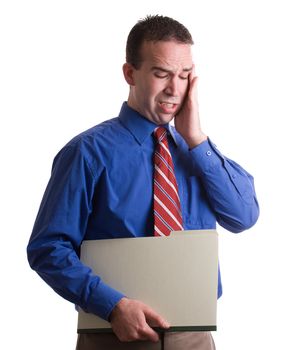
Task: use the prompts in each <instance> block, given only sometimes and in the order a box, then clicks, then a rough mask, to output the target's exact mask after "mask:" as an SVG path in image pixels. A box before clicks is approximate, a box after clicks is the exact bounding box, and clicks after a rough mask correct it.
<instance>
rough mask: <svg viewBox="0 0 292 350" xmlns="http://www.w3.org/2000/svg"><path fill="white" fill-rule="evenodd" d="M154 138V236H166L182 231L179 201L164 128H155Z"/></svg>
mask: <svg viewBox="0 0 292 350" xmlns="http://www.w3.org/2000/svg"><path fill="white" fill-rule="evenodd" d="M154 136H155V138H156V141H157V144H156V149H155V153H154V182H153V188H154V197H153V206H154V235H155V236H168V235H169V234H170V232H171V231H174V230H183V225H182V216H181V209H180V200H179V194H178V186H177V182H176V179H175V174H174V169H173V162H172V158H171V154H170V151H169V148H168V141H167V132H166V130H165V128H163V127H158V128H156V129H155V131H154Z"/></svg>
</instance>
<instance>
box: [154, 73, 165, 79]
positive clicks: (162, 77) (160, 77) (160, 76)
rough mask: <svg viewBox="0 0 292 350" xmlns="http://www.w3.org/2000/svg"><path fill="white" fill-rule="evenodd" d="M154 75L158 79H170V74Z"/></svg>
mask: <svg viewBox="0 0 292 350" xmlns="http://www.w3.org/2000/svg"><path fill="white" fill-rule="evenodd" d="M154 75H155V76H156V78H159V79H164V78H167V77H168V74H161V73H154Z"/></svg>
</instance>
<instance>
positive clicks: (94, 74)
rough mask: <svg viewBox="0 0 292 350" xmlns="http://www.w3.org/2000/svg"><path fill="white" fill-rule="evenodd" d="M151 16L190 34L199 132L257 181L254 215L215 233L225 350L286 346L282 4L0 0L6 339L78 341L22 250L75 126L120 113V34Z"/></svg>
mask: <svg viewBox="0 0 292 350" xmlns="http://www.w3.org/2000/svg"><path fill="white" fill-rule="evenodd" d="M146 14H164V15H168V16H171V17H174V18H176V19H177V20H179V21H181V22H182V23H184V24H185V25H186V26H187V27H188V28H189V30H190V31H191V33H192V34H193V38H194V41H195V47H194V53H195V63H196V64H197V73H198V75H199V77H200V81H199V102H200V115H201V120H202V125H203V128H204V130H205V132H206V133H207V134H208V135H209V136H210V137H211V138H212V140H213V141H214V142H215V143H216V144H217V146H218V148H219V149H220V150H221V151H222V152H223V153H224V154H225V155H227V156H229V157H230V158H232V159H235V160H236V161H237V162H239V163H240V164H241V165H243V166H244V167H245V168H246V169H247V170H248V171H249V172H250V173H252V174H253V175H254V177H255V184H256V188H257V194H258V199H259V202H260V205H261V217H260V220H259V221H258V223H257V225H256V226H255V227H254V228H252V229H250V230H249V231H247V232H245V233H241V234H239V235H233V234H231V233H228V232H227V231H225V230H223V229H221V228H219V233H220V261H221V269H222V278H223V289H224V294H223V297H222V298H221V299H220V301H219V305H218V331H217V332H216V333H214V337H215V340H216V343H217V348H218V349H219V350H221V349H222V350H234V349H236V350H246V349H249V350H253V349H254V350H256V349H266V350H267V349H291V348H292V345H291V344H292V342H291V340H290V338H291V337H290V335H289V331H290V330H291V312H292V308H291V295H292V288H291V284H290V283H289V281H290V279H291V267H292V264H291V257H290V251H291V238H290V236H291V233H290V231H291V224H290V221H291V220H290V218H291V216H292V211H291V209H292V208H291V196H292V193H291V180H290V179H291V165H290V163H291V155H290V152H291V142H290V141H289V137H290V124H288V121H289V119H290V118H291V112H292V108H291V80H292V69H291V64H292V63H291V62H292V53H291V32H292V25H291V10H290V9H289V1H288V0H287V1H284V0H277V1H260V0H253V1H236V0H234V1H231V0H230V1H227V0H221V1H208V0H201V1H195V0H193V1H183V0H180V1H173V2H171V1H161V0H160V1H159V0H155V1H153V0H147V1H129V0H123V1H111V0H107V1H106V2H102V1H97V0H96V1H72V0H71V1H65V0H63V1H62V0H58V1H55V0H51V1H40V0H38V1H37V0H36V1H31V0H27V1H13V0H10V1H8V0H7V1H1V5H0V50H1V54H0V90H1V104H0V109H1V110H0V113H1V137H0V142H1V158H0V159H1V169H2V170H1V182H0V184H1V185H0V186H1V227H2V235H1V254H0V259H1V265H0V266H1V289H0V293H1V311H0V317H1V344H4V342H5V341H6V340H7V342H8V343H7V345H6V347H5V349H18V348H23V349H30V350H33V349H40V348H41V349H43V350H45V349H63V350H66V349H68V350H69V349H74V347H75V339H76V318H77V315H76V313H75V310H74V306H73V305H71V304H70V303H69V302H67V301H65V300H63V299H62V298H61V297H59V296H58V295H56V294H55V293H54V292H53V291H52V290H51V289H50V288H49V287H48V286H47V285H46V284H45V283H44V282H43V281H42V280H41V279H40V278H39V277H38V276H37V274H35V272H33V271H31V270H30V268H29V266H28V263H27V260H26V245H27V242H28V239H29V235H30V233H31V229H32V226H33V222H34V219H35V216H36V213H37V210H38V206H39V203H40V200H41V197H42V195H43V191H44V188H45V186H46V183H47V181H48V179H49V175H50V169H51V164H52V160H53V157H54V155H55V154H56V153H57V151H58V150H59V149H60V148H61V147H62V146H63V145H64V144H65V143H66V142H67V141H68V140H69V139H70V138H72V137H73V136H75V135H76V134H77V133H79V132H81V131H83V130H85V129H87V128H89V127H91V126H93V125H95V124H98V123H99V122H101V121H103V120H105V119H108V118H111V117H114V116H116V115H117V114H118V112H119V109H120V105H121V103H122V101H123V100H125V99H126V98H127V93H128V87H127V85H126V83H125V82H124V80H123V76H122V71H121V66H122V64H123V62H124V57H125V52H124V47H125V42H126V37H127V34H128V32H129V30H130V29H131V27H132V26H133V25H134V24H135V22H136V21H137V20H138V19H139V18H142V17H144V16H145V15H146Z"/></svg>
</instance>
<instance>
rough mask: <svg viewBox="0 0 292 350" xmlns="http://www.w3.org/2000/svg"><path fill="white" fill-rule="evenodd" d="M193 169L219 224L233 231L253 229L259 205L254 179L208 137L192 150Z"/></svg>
mask: <svg viewBox="0 0 292 350" xmlns="http://www.w3.org/2000/svg"><path fill="white" fill-rule="evenodd" d="M190 153H191V159H192V164H193V171H194V173H195V174H196V176H198V177H199V178H200V180H201V182H202V185H203V187H204V189H205V192H206V195H207V198H208V201H209V204H210V206H211V207H212V209H213V211H214V212H215V214H216V218H217V221H218V223H219V224H220V225H221V226H223V227H224V228H226V229H227V230H229V231H231V232H240V231H243V230H246V229H248V228H250V227H251V226H252V225H254V223H255V222H256V221H257V218H258V215H259V207H258V203H257V199H256V194H255V189H254V184H253V178H252V176H251V175H250V174H248V173H247V172H246V171H245V170H244V169H243V168H242V167H240V166H239V165H238V164H236V163H235V162H233V161H231V160H229V159H228V158H226V157H224V156H223V155H222V154H221V153H220V152H219V151H218V150H217V149H216V147H215V146H214V144H212V143H211V141H210V140H207V141H205V142H203V143H201V144H200V145H199V146H197V147H195V148H193V149H192V150H190Z"/></svg>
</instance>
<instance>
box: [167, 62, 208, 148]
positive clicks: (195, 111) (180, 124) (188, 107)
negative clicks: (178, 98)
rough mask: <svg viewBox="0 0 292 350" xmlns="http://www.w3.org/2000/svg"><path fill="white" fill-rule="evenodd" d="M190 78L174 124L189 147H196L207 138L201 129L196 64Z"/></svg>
mask: <svg viewBox="0 0 292 350" xmlns="http://www.w3.org/2000/svg"><path fill="white" fill-rule="evenodd" d="M188 79H189V87H188V91H187V94H186V96H185V100H184V102H183V105H182V107H181V109H180V110H179V112H178V114H177V115H176V116H175V118H174V124H175V128H176V130H177V131H178V132H179V133H180V134H181V136H182V137H183V138H184V140H185V141H186V143H187V144H188V146H189V148H194V147H196V146H198V145H199V144H200V143H202V142H203V141H205V140H207V136H206V135H205V134H204V133H203V131H202V129H201V124H200V118H199V104H198V93H197V85H198V77H197V76H195V65H193V69H192V71H191V73H190V75H189V78H188Z"/></svg>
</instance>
